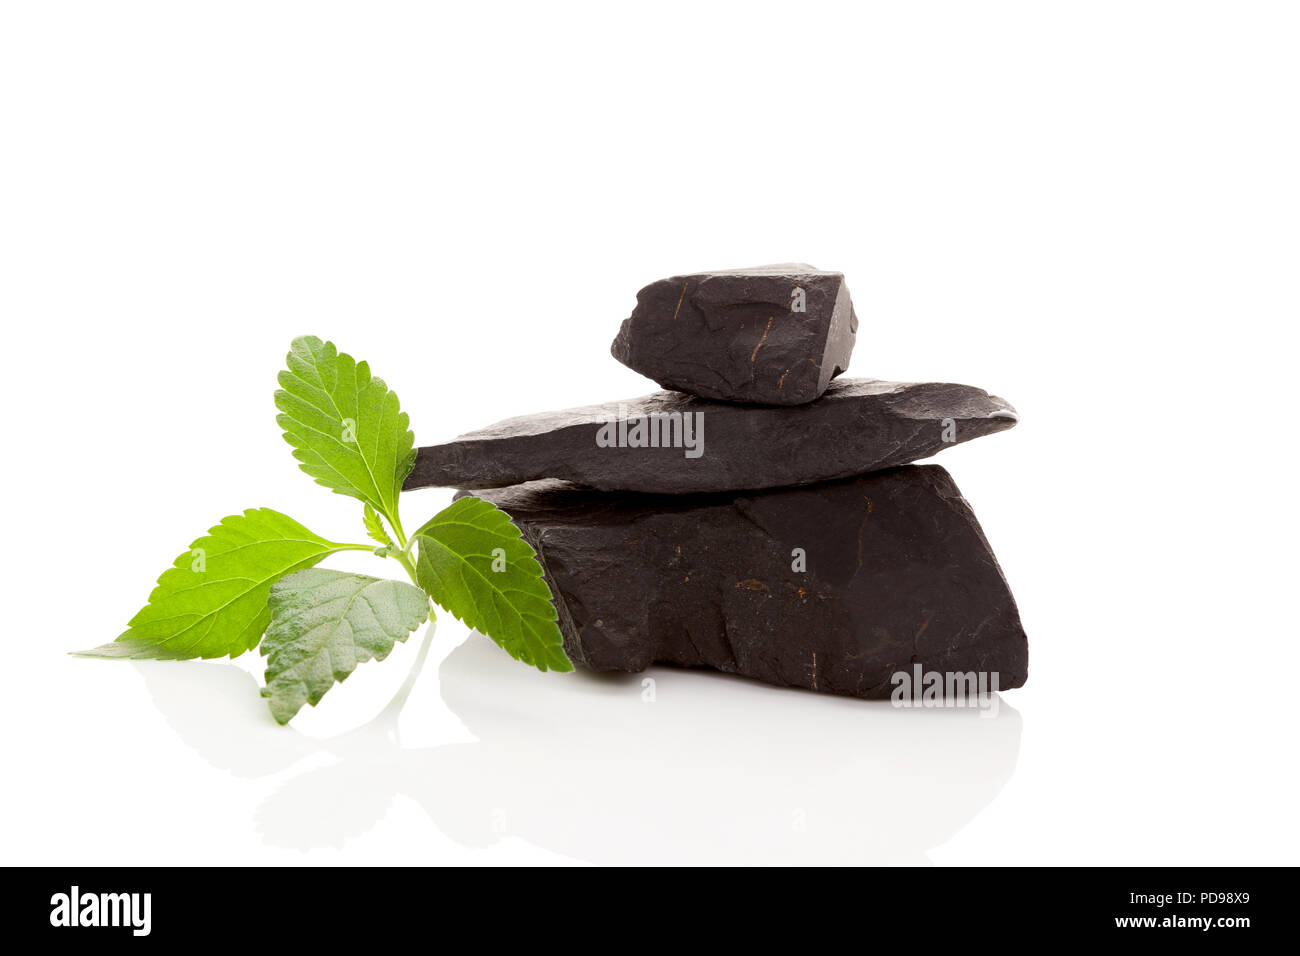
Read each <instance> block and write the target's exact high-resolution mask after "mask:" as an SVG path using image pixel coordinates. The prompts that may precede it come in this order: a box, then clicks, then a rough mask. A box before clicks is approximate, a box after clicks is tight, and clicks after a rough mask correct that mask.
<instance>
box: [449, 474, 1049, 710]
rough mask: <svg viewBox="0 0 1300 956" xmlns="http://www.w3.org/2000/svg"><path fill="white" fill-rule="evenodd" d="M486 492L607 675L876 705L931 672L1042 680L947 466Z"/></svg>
mask: <svg viewBox="0 0 1300 956" xmlns="http://www.w3.org/2000/svg"><path fill="white" fill-rule="evenodd" d="M473 493H474V494H477V495H479V496H480V497H483V498H485V499H487V500H489V501H492V502H495V503H496V504H497V505H498V506H499V507H501V508H502V509H503V510H505V511H506V512H507V513H508V514H509V515H510V516H511V517H512V518H513V519H514V521H515V523H516V524H517V525H519V526H520V528H521V529H522V530H523V533H524V536H525V538H527V540H528V541H529V542H530V543H531V544H532V545H533V547H534V548H535V549H536V550H537V552H538V555H539V556H540V558H541V561H542V564H543V566H544V567H545V569H546V574H547V579H548V583H549V584H550V585H551V590H552V593H553V594H554V595H555V597H556V605H557V608H558V610H559V616H560V627H561V630H562V631H563V632H564V646H565V650H566V651H567V652H568V654H569V656H570V657H571V658H572V659H573V660H574V661H575V662H577V663H580V664H585V665H586V666H587V667H590V668H592V669H594V670H620V671H640V670H644V669H645V668H646V667H648V666H650V665H651V664H653V663H668V664H677V665H681V666H686V667H710V668H714V669H716V670H719V671H725V672H727V673H732V674H742V675H744V676H747V677H752V678H755V679H757V680H761V681H766V682H767V683H769V684H777V685H782V686H791V687H804V688H808V689H811V690H816V691H821V692H824V693H831V694H846V695H850V696H855V697H865V698H886V697H890V696H891V694H892V693H894V691H895V689H896V680H895V675H896V674H899V673H906V674H908V675H909V679H911V678H912V677H914V676H915V675H916V674H917V673H918V670H917V666H916V665H920V671H919V673H922V674H929V673H932V672H933V673H939V674H961V675H967V674H970V673H972V672H973V673H975V674H976V675H988V676H987V678H986V679H987V681H988V684H989V686H990V687H992V686H993V684H992V681H993V677H992V675H994V674H996V675H997V677H996V687H997V688H998V689H1001V690H1006V689H1008V688H1012V687H1019V686H1020V685H1021V684H1023V683H1024V682H1025V678H1026V673H1027V661H1028V647H1027V642H1026V638H1025V633H1024V630H1023V629H1022V628H1021V625H1020V615H1019V612H1018V611H1017V609H1016V603H1015V599H1014V598H1013V597H1012V596H1011V591H1010V589H1009V588H1008V587H1007V583H1006V580H1005V579H1004V578H1003V576H1002V571H1001V569H1000V568H999V567H998V563H997V559H996V558H995V557H994V556H993V552H992V550H991V549H990V548H989V545H988V542H987V541H986V540H985V538H984V534H983V532H982V531H981V529H980V526H979V524H978V522H977V521H976V520H975V515H974V513H973V512H972V511H971V508H970V505H968V504H967V503H966V500H965V499H964V498H962V496H961V492H960V491H958V489H957V486H956V485H955V484H954V483H953V480H952V478H951V477H949V475H948V473H947V472H946V471H945V470H944V469H943V468H940V467H938V466H936V465H913V466H906V467H902V468H895V469H892V470H888V471H882V472H876V473H873V474H869V475H863V476H860V477H856V478H848V479H844V480H841V481H835V482H828V483H825V484H820V485H812V486H807V487H801V488H786V489H777V490H770V491H764V492H751V493H746V494H734V493H726V494H712V495H643V494H630V493H613V492H595V491H590V490H585V489H578V488H576V487H574V486H572V485H566V484H564V483H562V482H556V481H539V482H529V483H526V484H522V485H515V486H513V487H510V488H503V489H496V490H492V491H478V492H473ZM913 693H914V694H915V695H916V697H917V699H919V698H920V696H921V693H922V690H921V688H920V687H916V688H915V690H914V691H913Z"/></svg>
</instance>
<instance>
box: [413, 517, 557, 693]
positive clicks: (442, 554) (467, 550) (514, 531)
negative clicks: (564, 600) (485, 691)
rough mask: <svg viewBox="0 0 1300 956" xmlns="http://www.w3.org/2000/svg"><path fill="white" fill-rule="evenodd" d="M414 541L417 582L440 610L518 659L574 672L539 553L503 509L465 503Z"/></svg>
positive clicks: (435, 520)
mask: <svg viewBox="0 0 1300 956" xmlns="http://www.w3.org/2000/svg"><path fill="white" fill-rule="evenodd" d="M415 540H416V544H417V546H418V548H419V552H418V557H417V560H416V576H417V578H418V580H419V582H420V586H421V587H422V588H424V590H425V591H426V592H427V593H428V595H429V597H431V598H433V601H434V603H435V604H437V605H439V606H440V607H444V608H446V609H447V610H448V611H450V612H451V614H452V615H453V616H454V617H456V618H458V619H459V620H461V621H464V622H465V623H466V624H467V625H469V626H470V627H472V628H474V630H476V631H480V632H481V633H483V634H486V635H487V636H488V637H490V638H492V640H494V641H496V642H497V643H498V644H500V645H501V646H502V647H503V648H505V650H506V651H507V652H508V653H509V654H510V656H511V657H513V658H515V659H516V660H520V661H523V662H524V663H525V664H532V665H533V666H534V667H536V668H538V669H539V670H543V671H544V670H547V669H548V668H550V669H552V670H557V671H570V670H573V665H572V664H571V663H570V662H569V659H568V657H566V656H565V654H564V648H563V641H562V639H561V637H560V629H559V627H558V626H557V625H556V623H555V621H556V617H557V615H556V612H555V605H554V603H553V602H552V600H551V592H550V589H549V588H547V586H546V581H545V579H544V578H543V577H542V566H541V565H540V564H539V563H538V562H537V557H536V552H534V551H533V549H532V548H531V547H530V546H529V544H528V542H527V541H525V540H524V539H523V538H522V537H521V536H520V534H519V529H518V528H516V527H515V526H514V525H513V524H512V523H511V521H510V518H509V516H507V515H506V513H505V512H504V511H501V510H499V509H498V508H497V507H496V506H495V505H493V504H492V503H491V502H488V501H484V500H483V499H481V498H473V497H466V498H461V499H459V500H457V501H454V502H452V503H451V505H450V506H449V507H447V508H445V509H444V510H443V511H441V512H439V513H438V514H437V515H435V516H434V517H433V518H432V519H431V520H430V521H429V523H428V524H426V525H425V526H424V527H422V528H421V529H420V530H419V531H417V532H416V533H415ZM494 552H495V553H494Z"/></svg>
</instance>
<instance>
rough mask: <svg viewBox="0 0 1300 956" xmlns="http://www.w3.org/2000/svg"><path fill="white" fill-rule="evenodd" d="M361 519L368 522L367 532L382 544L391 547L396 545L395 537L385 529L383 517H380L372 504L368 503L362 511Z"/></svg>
mask: <svg viewBox="0 0 1300 956" xmlns="http://www.w3.org/2000/svg"><path fill="white" fill-rule="evenodd" d="M361 519H362V520H363V521H364V522H365V524H366V534H368V535H370V537H372V538H374V539H375V540H376V541H378V542H379V543H380V544H382V545H386V546H387V547H390V548H391V547H394V544H393V539H392V538H390V537H389V536H388V532H387V531H386V530H385V529H384V522H383V519H381V518H380V517H379V513H378V512H377V511H375V509H374V508H372V507H370V505H366V507H365V509H364V511H363V512H362V515H361Z"/></svg>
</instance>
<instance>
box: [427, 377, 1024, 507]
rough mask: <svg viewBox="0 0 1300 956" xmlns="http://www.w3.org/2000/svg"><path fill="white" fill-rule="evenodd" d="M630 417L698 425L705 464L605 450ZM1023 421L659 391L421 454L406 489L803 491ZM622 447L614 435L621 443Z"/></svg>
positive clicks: (874, 390)
mask: <svg viewBox="0 0 1300 956" xmlns="http://www.w3.org/2000/svg"><path fill="white" fill-rule="evenodd" d="M620 406H622V407H624V408H625V409H626V414H627V417H628V418H629V419H633V420H635V418H636V417H637V416H641V417H642V418H643V419H645V418H648V417H649V416H650V415H653V414H677V413H680V414H681V415H682V416H689V418H685V417H684V419H683V420H685V421H690V422H693V423H695V427H696V428H698V427H699V426H700V424H701V423H702V426H703V430H702V432H696V433H694V434H695V436H696V437H698V435H700V434H702V435H703V439H704V440H703V443H702V449H703V453H702V454H701V455H699V457H688V451H690V449H688V448H686V447H683V446H684V445H685V444H687V438H688V436H686V435H685V433H684V432H682V433H681V434H679V433H678V432H676V431H673V432H672V433H671V434H670V435H669V437H670V438H673V437H679V438H681V439H682V440H681V441H679V442H678V446H677V447H664V446H662V445H661V447H652V448H641V447H636V448H633V447H601V446H600V445H598V444H597V438H598V436H599V435H600V434H601V431H602V428H606V429H607V430H606V432H605V434H606V435H607V436H608V435H610V434H612V432H611V431H609V430H608V429H609V426H606V424H605V423H607V422H608V421H609V420H610V419H611V418H616V417H617V416H618V414H619V409H620ZM1015 423H1016V413H1015V410H1014V409H1013V408H1012V407H1011V406H1010V405H1009V404H1007V403H1006V402H1005V401H1003V400H1002V399H1000V398H997V397H996V396H992V395H989V394H988V393H987V392H984V391H982V390H980V389H978V388H972V387H971V386H969V385H949V384H939V383H933V382H930V383H922V384H908V383H898V382H883V381H878V380H874V379H841V380H840V381H837V382H835V383H833V384H832V385H831V387H830V388H829V389H828V390H827V392H826V394H825V395H823V396H822V397H821V398H819V399H818V400H817V401H815V402H811V403H809V404H807V405H800V406H797V407H793V408H776V407H771V406H755V405H735V404H731V403H729V402H715V401H709V400H707V399H702V398H695V397H693V396H689V395H683V394H682V393H680V392H656V393H654V394H652V395H647V396H645V397H643V398H638V399H630V400H628V401H626V402H622V403H619V402H613V403H610V404H608V405H591V406H587V407H585V408H574V409H568V410H565V411H557V412H543V413H540V414H536V415H527V416H523V417H521V418H511V419H507V420H506V421H503V422H499V423H498V424H496V425H492V426H489V427H488V428H484V429H481V430H479V431H475V432H470V433H469V434H467V435H462V436H460V437H459V438H457V439H455V440H454V441H450V442H447V443H446V444H442V445H430V446H427V447H424V448H421V449H420V451H419V455H418V457H417V458H416V461H415V468H414V469H413V470H412V472H411V474H410V476H409V477H408V478H407V480H406V487H407V488H421V487H425V486H429V485H434V486H442V487H451V488H470V489H477V488H500V487H504V486H507V485H513V484H518V483H520V482H524V481H532V480H534V479H538V478H561V479H564V480H567V481H572V482H575V483H577V484H581V485H586V486H588V487H591V488H598V489H601V490H605V491H644V492H655V493H671V494H682V493H693V492H714V491H737V490H742V489H761V488H776V487H785V486H789V485H805V484H811V483H814V482H818V481H826V480H829V479H833V478H844V477H848V476H850V475H860V474H865V473H866V472H869V471H877V470H880V469H882V468H889V467H893V466H895V465H902V464H906V463H908V462H911V461H916V460H917V459H920V458H927V457H929V456H930V455H933V454H935V453H936V452H939V451H942V450H943V449H944V448H947V447H949V446H950V445H952V444H956V443H960V442H964V441H969V440H970V439H972V438H978V437H980V436H981V435H988V434H991V433H993V432H998V431H1002V430H1004V429H1007V428H1010V427H1011V426H1012V425H1014V424H1015ZM615 437H616V436H615Z"/></svg>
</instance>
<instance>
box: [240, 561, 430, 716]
mask: <svg viewBox="0 0 1300 956" xmlns="http://www.w3.org/2000/svg"><path fill="white" fill-rule="evenodd" d="M269 607H270V613H271V625H270V627H269V628H268V629H267V632H266V638H265V639H264V640H263V641H262V647H261V652H262V654H263V655H264V656H265V657H266V659H267V661H266V686H265V687H264V688H262V696H263V697H265V698H267V699H268V703H269V704H270V706H271V714H272V715H273V716H274V717H275V719H276V720H278V721H279V722H280V723H282V724H285V723H288V722H289V720H290V719H292V717H293V715H294V714H296V713H298V711H299V709H300V708H301V707H302V706H303V705H304V704H311V705H312V706H313V707H314V706H315V705H316V704H318V703H320V699H321V698H322V697H324V696H325V692H326V691H328V690H329V689H330V688H331V687H333V686H334V684H335V682H339V681H343V680H344V679H346V678H347V676H348V675H349V674H351V673H352V671H353V670H355V669H356V666H357V664H360V663H364V662H365V661H368V660H370V659H371V658H372V657H373V658H374V659H376V660H381V661H382V660H383V659H384V658H385V657H387V656H388V653H389V651H391V650H392V649H393V643H394V642H395V641H404V640H406V638H407V636H408V635H409V634H410V633H411V632H412V631H414V630H415V629H416V628H417V627H419V626H420V625H421V624H422V623H424V622H425V621H427V620H428V619H429V598H428V595H426V594H425V593H424V592H423V591H421V590H420V589H419V588H417V587H414V586H412V585H410V584H404V583H403V582H401V581H386V580H381V579H379V578H372V577H368V576H366V575H364V574H344V573H343V572H341V571H330V570H327V569H325V568H313V569H311V570H309V571H299V572H298V573H296V574H290V575H288V576H287V577H285V578H282V579H281V580H279V581H277V582H276V583H275V584H274V585H273V586H272V587H271V596H270V600H269Z"/></svg>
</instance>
